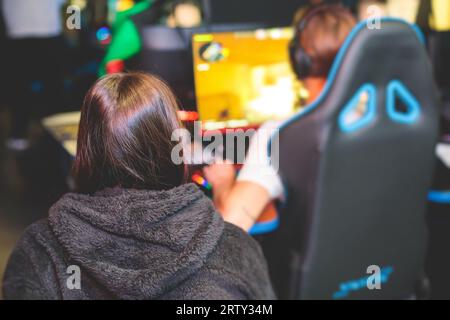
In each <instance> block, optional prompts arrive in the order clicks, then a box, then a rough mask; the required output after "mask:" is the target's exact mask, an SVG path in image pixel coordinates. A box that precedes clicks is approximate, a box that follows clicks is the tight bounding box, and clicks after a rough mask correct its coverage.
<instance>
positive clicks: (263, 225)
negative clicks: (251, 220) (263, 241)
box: [248, 218, 280, 236]
mask: <svg viewBox="0 0 450 320" xmlns="http://www.w3.org/2000/svg"><path fill="white" fill-rule="evenodd" d="M279 225H280V220H279V219H278V218H276V219H273V220H271V221H267V222H260V223H255V225H253V227H252V228H251V229H250V231H249V232H248V233H249V234H250V235H252V236H255V235H259V234H264V233H269V232H272V231H275V230H276V229H277V228H278V226H279Z"/></svg>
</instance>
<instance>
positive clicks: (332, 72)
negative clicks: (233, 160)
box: [267, 17, 425, 189]
mask: <svg viewBox="0 0 450 320" xmlns="http://www.w3.org/2000/svg"><path fill="white" fill-rule="evenodd" d="M381 22H399V23H403V24H406V25H408V26H409V27H410V28H411V29H413V30H414V32H415V33H416V35H417V37H418V39H419V41H420V43H422V45H425V36H424V34H423V33H422V30H420V28H419V27H418V26H417V25H413V24H411V23H409V22H407V21H406V20H403V19H399V18H391V17H384V18H381ZM366 26H367V20H364V21H361V22H359V23H358V24H357V25H356V26H355V27H354V28H353V30H352V31H351V32H350V34H349V35H348V36H347V38H346V39H345V41H344V43H343V44H342V46H341V48H340V49H339V52H338V54H337V55H336V58H335V59H334V62H333V65H332V67H331V70H330V72H329V74H328V78H327V82H326V84H325V87H324V89H323V90H322V92H321V94H320V95H319V97H318V98H317V99H316V100H315V101H314V102H313V103H311V104H310V105H308V106H306V107H305V108H304V109H303V110H301V111H299V112H297V113H296V114H294V115H293V116H292V117H290V118H289V119H287V120H286V121H284V122H283V123H282V124H281V125H280V126H279V128H278V129H279V130H277V132H275V133H274V134H273V135H272V137H271V138H270V140H269V143H268V145H267V149H268V153H267V154H268V155H269V157H270V155H271V149H272V146H271V145H272V139H273V137H274V135H275V134H279V132H280V130H282V129H283V128H285V127H287V126H288V125H290V124H291V123H293V122H295V121H297V120H298V119H300V118H302V117H303V116H305V115H307V114H308V113H310V112H311V111H312V110H314V109H315V108H317V107H318V106H319V105H320V104H321V103H322V101H323V100H324V99H325V97H326V96H327V94H328V92H329V91H330V89H331V86H332V84H333V82H334V80H335V78H336V77H337V73H338V71H339V69H340V67H341V64H342V62H343V60H344V57H345V54H346V53H347V51H348V49H349V47H350V45H351V44H352V42H353V40H354V39H355V38H356V36H357V35H358V34H359V32H360V31H361V30H363V29H364V28H366ZM285 189H286V188H285Z"/></svg>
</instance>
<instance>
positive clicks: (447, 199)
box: [428, 190, 450, 204]
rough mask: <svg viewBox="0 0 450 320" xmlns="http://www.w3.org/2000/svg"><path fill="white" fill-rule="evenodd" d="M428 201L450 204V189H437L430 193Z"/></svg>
mask: <svg viewBox="0 0 450 320" xmlns="http://www.w3.org/2000/svg"><path fill="white" fill-rule="evenodd" d="M428 201H430V202H434V203H440V204H450V191H435V190H432V191H430V192H429V193H428Z"/></svg>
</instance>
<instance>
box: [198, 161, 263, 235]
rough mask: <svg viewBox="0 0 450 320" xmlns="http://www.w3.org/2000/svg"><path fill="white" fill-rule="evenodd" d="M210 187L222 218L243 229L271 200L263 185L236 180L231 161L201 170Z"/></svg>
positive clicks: (251, 224) (247, 226) (247, 227)
mask: <svg viewBox="0 0 450 320" xmlns="http://www.w3.org/2000/svg"><path fill="white" fill-rule="evenodd" d="M204 172H205V176H206V179H207V180H208V181H209V182H210V183H211V185H212V187H213V190H214V204H215V206H216V209H217V210H218V211H219V212H220V213H221V214H222V216H223V219H224V220H225V221H227V222H229V223H232V224H234V225H236V226H238V227H240V228H242V229H243V230H245V231H248V230H250V228H251V227H252V226H253V225H254V224H255V222H256V220H257V219H258V217H259V216H260V215H261V213H262V212H263V210H264V208H265V207H266V206H267V204H268V203H269V202H270V201H271V197H270V194H269V192H268V191H267V190H266V188H264V187H263V186H261V185H259V184H258V183H255V182H251V181H236V179H235V176H236V174H235V170H234V167H233V165H232V164H223V163H220V164H213V165H211V166H209V167H206V168H205V169H204Z"/></svg>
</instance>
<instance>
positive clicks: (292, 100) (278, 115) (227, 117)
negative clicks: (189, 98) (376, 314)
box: [193, 28, 296, 129]
mask: <svg viewBox="0 0 450 320" xmlns="http://www.w3.org/2000/svg"><path fill="white" fill-rule="evenodd" d="M292 36H293V31H292V29H290V28H283V29H267V30H253V31H240V32H223V33H213V34H196V35H194V36H193V54H194V75H195V90H196V98H197V106H198V111H199V114H200V119H201V120H202V121H203V122H204V123H205V126H209V128H211V129H213V128H214V126H215V127H240V126H249V125H258V124H261V123H262V122H264V121H267V120H274V119H275V120H276V119H283V118H286V117H287V116H289V115H290V114H292V113H293V112H294V111H295V106H296V94H295V92H296V91H295V85H296V81H295V76H294V74H293V72H292V70H291V67H290V63H289V53H288V46H289V41H290V40H291V39H292ZM207 129H208V128H207Z"/></svg>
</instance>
